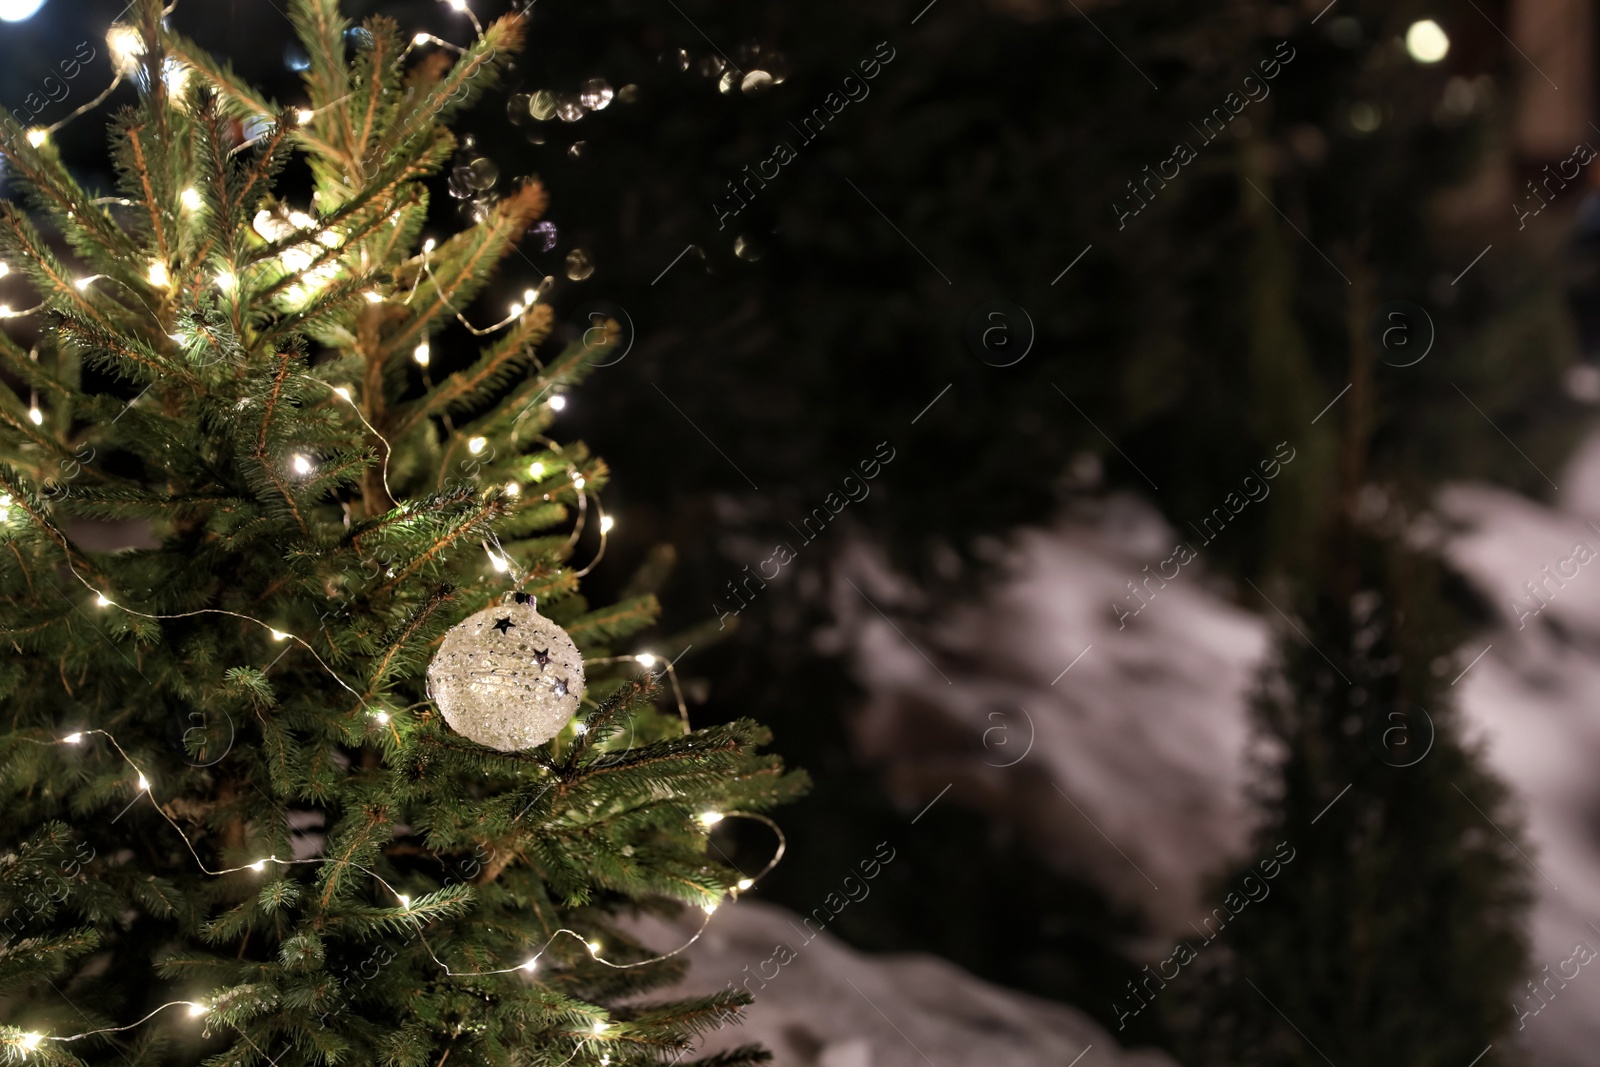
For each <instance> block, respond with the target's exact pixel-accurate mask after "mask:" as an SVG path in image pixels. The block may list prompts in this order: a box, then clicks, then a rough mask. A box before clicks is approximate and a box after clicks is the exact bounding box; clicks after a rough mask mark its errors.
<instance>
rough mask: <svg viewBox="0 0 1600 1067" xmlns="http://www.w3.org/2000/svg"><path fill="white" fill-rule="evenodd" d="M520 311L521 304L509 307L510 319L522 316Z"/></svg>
mask: <svg viewBox="0 0 1600 1067" xmlns="http://www.w3.org/2000/svg"><path fill="white" fill-rule="evenodd" d="M522 310H523V309H522V305H521V304H512V305H511V317H512V318H516V317H517V316H518V315H520V314H522Z"/></svg>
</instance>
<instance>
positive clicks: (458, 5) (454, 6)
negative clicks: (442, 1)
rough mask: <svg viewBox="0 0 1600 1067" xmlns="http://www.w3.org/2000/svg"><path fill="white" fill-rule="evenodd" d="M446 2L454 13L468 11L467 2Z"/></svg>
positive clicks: (451, 0)
mask: <svg viewBox="0 0 1600 1067" xmlns="http://www.w3.org/2000/svg"><path fill="white" fill-rule="evenodd" d="M446 2H447V3H449V5H450V9H451V10H452V11H465V10H466V9H467V0H446Z"/></svg>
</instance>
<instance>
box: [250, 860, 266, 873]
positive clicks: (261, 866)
mask: <svg viewBox="0 0 1600 1067" xmlns="http://www.w3.org/2000/svg"><path fill="white" fill-rule="evenodd" d="M250 869H251V870H252V871H256V872H258V873H259V872H261V871H264V870H266V869H267V861H266V860H256V861H255V862H254V863H252V864H251V865H250Z"/></svg>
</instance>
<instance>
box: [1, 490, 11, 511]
mask: <svg viewBox="0 0 1600 1067" xmlns="http://www.w3.org/2000/svg"><path fill="white" fill-rule="evenodd" d="M10 506H11V494H10V493H0V508H9V507H10Z"/></svg>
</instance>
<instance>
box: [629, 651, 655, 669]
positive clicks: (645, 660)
mask: <svg viewBox="0 0 1600 1067" xmlns="http://www.w3.org/2000/svg"><path fill="white" fill-rule="evenodd" d="M633 658H634V659H635V660H636V661H637V662H638V663H639V664H640V665H641V666H643V667H644V668H645V669H646V670H649V669H650V668H651V667H654V666H655V665H656V658H655V656H653V655H651V654H650V653H649V652H641V653H639V654H638V655H637V656H635V657H633Z"/></svg>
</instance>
